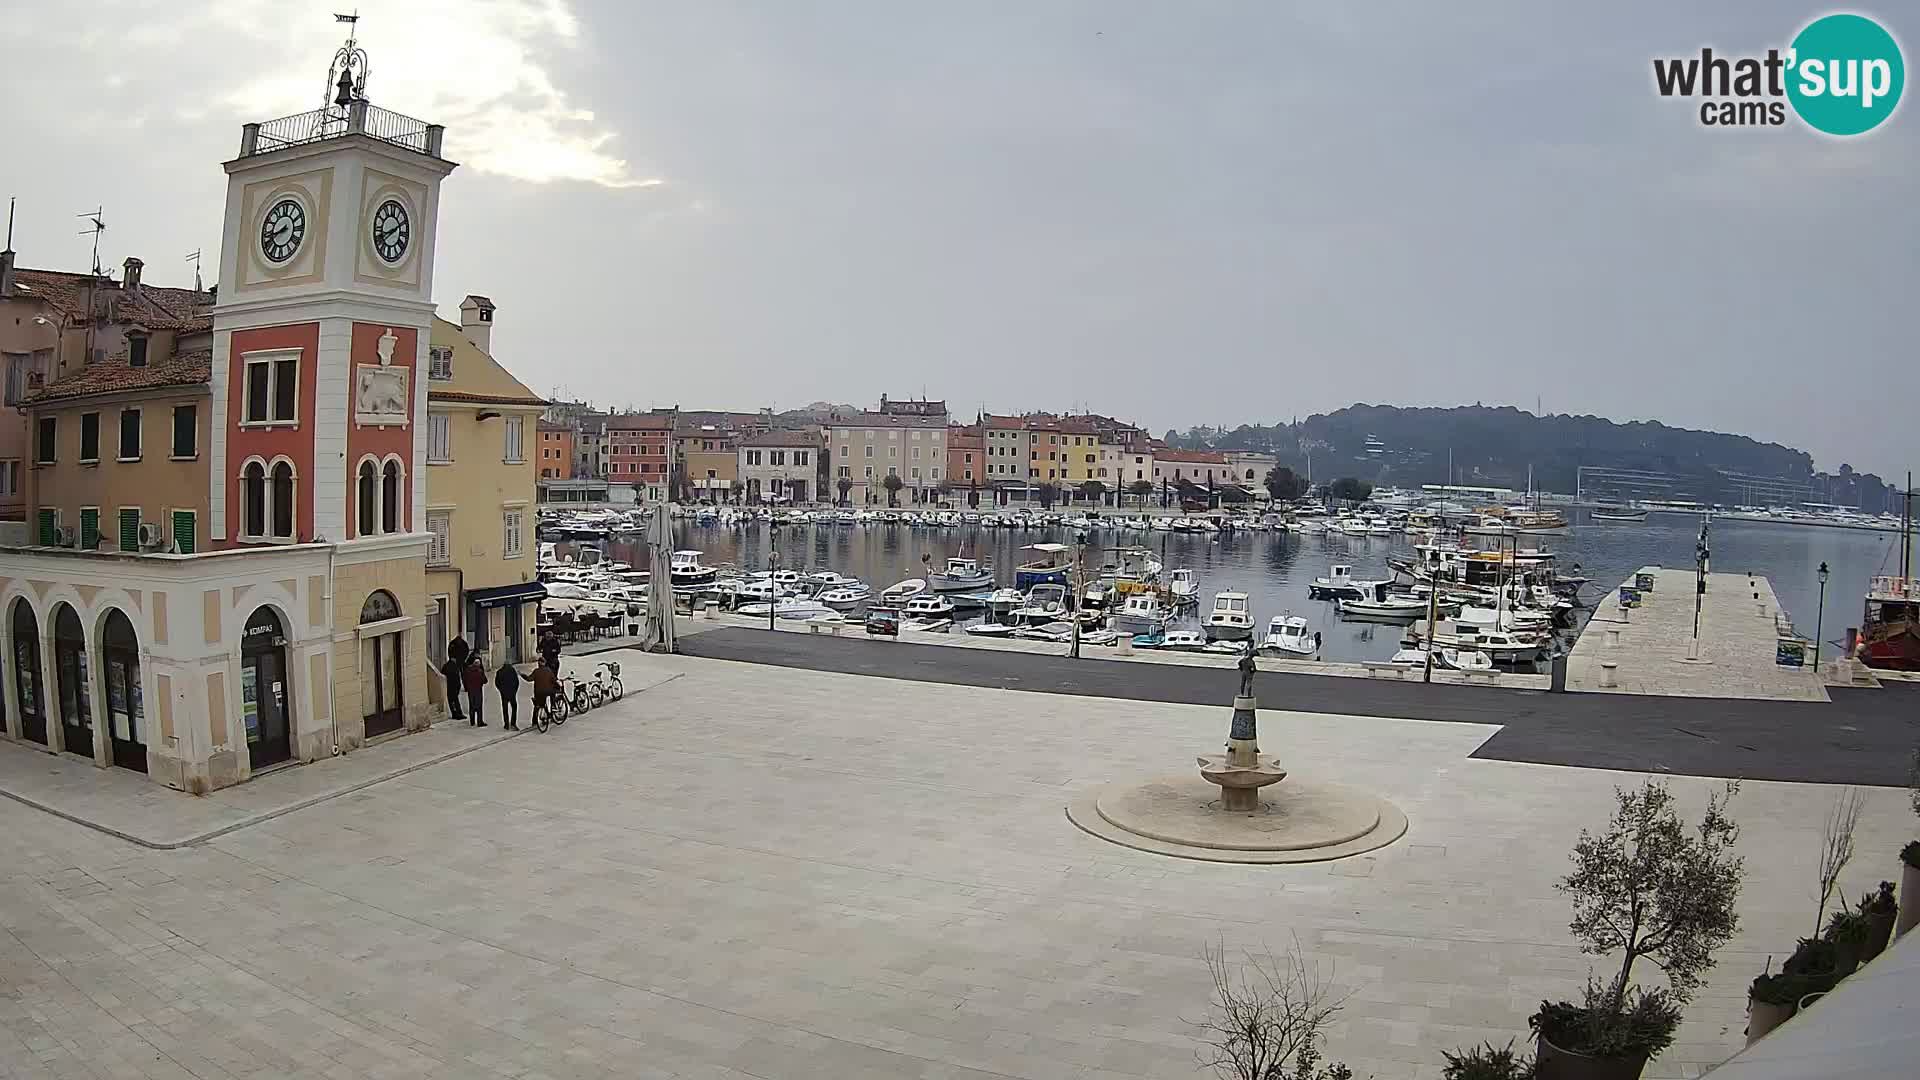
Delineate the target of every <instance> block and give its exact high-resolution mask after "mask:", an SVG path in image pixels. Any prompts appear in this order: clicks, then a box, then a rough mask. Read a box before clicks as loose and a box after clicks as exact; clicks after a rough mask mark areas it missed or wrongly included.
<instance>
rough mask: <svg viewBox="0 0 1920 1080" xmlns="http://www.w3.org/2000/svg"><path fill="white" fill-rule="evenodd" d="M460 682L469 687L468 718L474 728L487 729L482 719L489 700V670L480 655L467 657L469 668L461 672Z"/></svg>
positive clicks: (475, 654)
mask: <svg viewBox="0 0 1920 1080" xmlns="http://www.w3.org/2000/svg"><path fill="white" fill-rule="evenodd" d="M460 681H461V682H463V683H464V684H466V687H467V716H468V718H469V720H470V722H471V723H472V725H473V726H474V727H486V726H487V722H486V721H485V720H483V719H481V708H482V706H484V705H485V704H486V700H487V668H486V665H484V664H482V663H481V662H480V654H479V653H474V654H473V655H472V656H469V657H467V666H466V668H465V670H463V671H461V672H460Z"/></svg>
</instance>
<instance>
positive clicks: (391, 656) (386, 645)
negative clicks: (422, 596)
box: [360, 589, 406, 739]
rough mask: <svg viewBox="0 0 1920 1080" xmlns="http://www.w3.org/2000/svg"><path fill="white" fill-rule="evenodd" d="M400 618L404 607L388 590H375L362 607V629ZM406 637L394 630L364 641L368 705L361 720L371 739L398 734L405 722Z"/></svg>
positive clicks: (364, 695) (364, 685)
mask: <svg viewBox="0 0 1920 1080" xmlns="http://www.w3.org/2000/svg"><path fill="white" fill-rule="evenodd" d="M399 617H400V604H399V602H398V601H396V600H394V598H393V594H392V593H390V592H388V591H386V590H385V589H376V590H374V591H373V592H372V593H371V594H370V595H368V597H367V602H366V603H365V604H363V605H361V607H360V625H362V626H366V625H368V624H370V623H380V622H386V621H388V620H389V619H398V618H399ZM404 638H405V634H404V633H403V632H402V631H400V630H394V631H392V632H390V633H384V634H371V635H369V636H367V637H365V638H363V639H362V640H361V645H360V648H361V672H360V700H361V701H362V702H363V703H364V705H365V708H364V710H363V713H362V717H361V719H362V720H363V721H365V723H366V729H367V735H366V737H367V738H369V739H371V738H374V737H375V736H377V735H385V734H386V733H388V732H390V731H398V730H400V726H401V724H402V723H404V721H405V710H404V708H403V707H402V695H401V673H402V672H404V671H405V670H406V667H405V664H404V663H403V662H402V660H401V657H400V653H401V645H400V643H401V641H402V640H404Z"/></svg>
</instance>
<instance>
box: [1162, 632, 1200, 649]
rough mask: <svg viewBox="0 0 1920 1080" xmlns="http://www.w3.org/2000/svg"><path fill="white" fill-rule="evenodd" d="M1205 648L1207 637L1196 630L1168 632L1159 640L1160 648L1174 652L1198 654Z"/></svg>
mask: <svg viewBox="0 0 1920 1080" xmlns="http://www.w3.org/2000/svg"><path fill="white" fill-rule="evenodd" d="M1206 647H1207V636H1206V635H1205V634H1202V633H1201V632H1200V631H1198V630H1169V631H1167V632H1166V634H1164V635H1163V636H1162V637H1161V640H1160V648H1162V649H1168V650H1172V651H1175V652H1178V651H1182V650H1184V651H1187V652H1199V651H1200V650H1201V649H1204V648H1206Z"/></svg>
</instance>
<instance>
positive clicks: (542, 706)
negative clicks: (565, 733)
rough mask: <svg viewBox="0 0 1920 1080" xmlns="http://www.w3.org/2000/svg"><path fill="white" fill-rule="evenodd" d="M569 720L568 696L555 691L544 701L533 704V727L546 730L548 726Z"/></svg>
mask: <svg viewBox="0 0 1920 1080" xmlns="http://www.w3.org/2000/svg"><path fill="white" fill-rule="evenodd" d="M566 722H567V696H566V694H565V693H555V694H553V695H552V696H551V697H549V698H547V700H546V701H544V702H538V701H536V702H534V704H533V729H534V730H535V731H541V732H544V731H546V730H547V728H548V726H550V725H555V724H564V723H566Z"/></svg>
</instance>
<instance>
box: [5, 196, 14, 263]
mask: <svg viewBox="0 0 1920 1080" xmlns="http://www.w3.org/2000/svg"><path fill="white" fill-rule="evenodd" d="M5 250H7V251H12V250H13V196H11V195H9V196H7V246H6V248H5Z"/></svg>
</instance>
